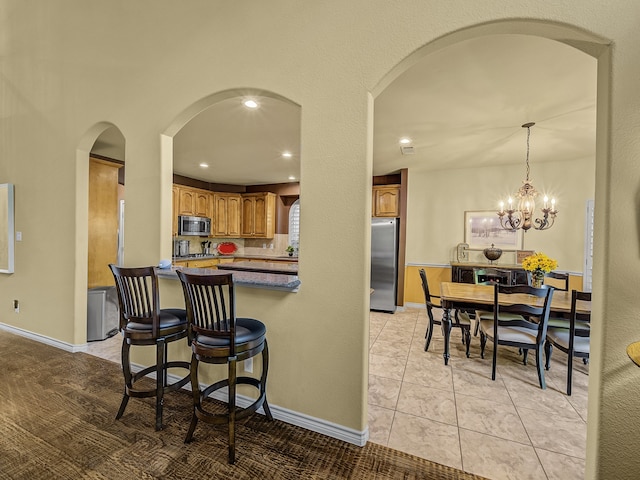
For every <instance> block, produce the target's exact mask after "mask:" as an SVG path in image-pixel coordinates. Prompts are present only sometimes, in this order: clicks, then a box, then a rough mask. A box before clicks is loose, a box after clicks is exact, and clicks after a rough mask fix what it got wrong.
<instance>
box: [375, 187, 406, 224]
mask: <svg viewBox="0 0 640 480" xmlns="http://www.w3.org/2000/svg"><path fill="white" fill-rule="evenodd" d="M371 210H372V211H371V216H373V217H399V216H400V185H375V186H374V187H373V193H372V197H371Z"/></svg>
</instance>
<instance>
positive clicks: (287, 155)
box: [282, 152, 293, 158]
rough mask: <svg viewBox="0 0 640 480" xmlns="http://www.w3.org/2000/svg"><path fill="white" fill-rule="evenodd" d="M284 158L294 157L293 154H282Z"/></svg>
mask: <svg viewBox="0 0 640 480" xmlns="http://www.w3.org/2000/svg"><path fill="white" fill-rule="evenodd" d="M282 156H283V157H284V158H291V157H292V156H293V155H292V154H291V152H282Z"/></svg>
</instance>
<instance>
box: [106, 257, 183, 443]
mask: <svg viewBox="0 0 640 480" xmlns="http://www.w3.org/2000/svg"><path fill="white" fill-rule="evenodd" d="M109 268H110V269H111V272H112V273H113V277H114V279H115V282H116V291H117V292H118V304H119V309H120V325H119V329H120V333H121V334H122V373H123V374H124V395H123V397H122V402H121V404H120V408H119V409H118V413H117V414H116V420H117V419H119V418H120V417H122V415H123V414H124V411H125V408H126V407H127V403H128V402H129V398H130V397H134V398H148V397H156V430H161V429H162V426H163V425H162V409H163V404H164V396H165V394H166V393H168V392H171V391H174V390H178V389H179V388H182V387H183V386H184V385H186V384H187V383H188V382H189V374H188V373H187V375H185V376H184V377H183V378H181V379H179V380H177V381H175V382H174V383H172V384H170V383H169V377H168V371H169V369H172V368H185V369H187V370H189V369H190V364H189V362H184V361H169V360H168V356H167V347H168V344H169V343H171V342H175V341H177V340H180V339H182V338H185V337H186V336H187V313H186V310H185V309H183V308H168V309H161V308H160V294H159V289H158V277H157V275H156V270H155V268H154V267H133V268H127V267H118V266H116V265H113V264H110V265H109ZM132 345H136V346H139V345H153V346H155V347H156V363H155V365H152V366H150V367H146V368H143V369H142V370H140V371H138V372H136V373H133V372H132V370H131V358H130V349H131V346H132ZM153 374H155V388H153V389H148V388H141V387H140V384H139V383H138V381H139V380H142V379H143V378H145V377H147V376H149V375H153Z"/></svg>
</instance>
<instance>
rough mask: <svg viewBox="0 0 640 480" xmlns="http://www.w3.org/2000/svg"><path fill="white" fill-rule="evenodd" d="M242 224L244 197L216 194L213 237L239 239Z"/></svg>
mask: <svg viewBox="0 0 640 480" xmlns="http://www.w3.org/2000/svg"><path fill="white" fill-rule="evenodd" d="M241 223H242V196H241V195H240V194H239V193H217V192H216V193H214V194H213V222H212V225H211V230H212V235H213V236H214V237H235V238H239V237H240V236H241V235H240V230H241Z"/></svg>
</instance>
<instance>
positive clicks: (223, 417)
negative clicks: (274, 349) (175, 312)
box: [177, 270, 273, 464]
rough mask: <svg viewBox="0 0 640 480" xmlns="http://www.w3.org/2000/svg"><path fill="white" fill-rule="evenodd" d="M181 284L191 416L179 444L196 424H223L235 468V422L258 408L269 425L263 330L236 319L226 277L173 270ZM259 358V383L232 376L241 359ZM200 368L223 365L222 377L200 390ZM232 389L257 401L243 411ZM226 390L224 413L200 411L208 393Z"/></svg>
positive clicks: (230, 282)
mask: <svg viewBox="0 0 640 480" xmlns="http://www.w3.org/2000/svg"><path fill="white" fill-rule="evenodd" d="M177 273H178V277H179V278H180V281H181V283H182V288H183V292H184V298H185V304H186V306H187V320H188V322H189V338H190V340H191V349H192V355H191V390H192V392H193V413H192V417H191V425H190V426H189V430H188V432H187V436H186V438H185V443H189V442H190V441H191V440H192V439H193V433H194V431H195V429H196V425H197V424H198V420H202V421H203V422H205V423H208V424H218V425H220V424H226V425H227V428H228V438H229V440H228V446H229V463H230V464H233V463H235V451H236V450H235V449H236V445H235V429H236V422H237V421H239V420H241V419H243V418H246V417H248V416H249V415H251V414H253V413H255V412H256V411H257V410H258V409H259V408H260V407H262V408H263V410H264V413H265V416H266V417H267V419H268V420H273V416H272V415H271V410H270V409H269V404H268V403H267V393H266V386H267V372H268V370H269V348H268V346H267V338H266V334H267V329H266V327H265V325H264V324H263V323H262V322H260V321H259V320H255V319H253V318H236V300H235V291H234V285H233V274H232V273H215V274H208V275H191V274H188V273H185V272H184V271H180V270H178V272H177ZM259 353H261V354H262V373H261V376H260V378H259V379H257V378H253V377H248V376H237V373H236V368H237V365H239V364H240V365H241V364H242V363H241V362H243V361H244V360H247V359H249V358H253V357H254V356H256V355H258V354H259ZM200 362H202V363H209V364H226V365H227V367H228V374H227V378H225V379H223V380H220V381H217V382H214V383H213V384H211V385H209V386H207V387H205V388H204V389H202V388H201V387H200V383H199V380H198V365H199V364H200ZM238 384H243V385H251V386H253V387H255V388H256V389H257V390H258V397H257V398H256V399H255V400H254V401H253V403H251V405H249V406H247V407H245V408H239V407H237V405H236V387H237V385H238ZM225 387H226V388H227V409H226V412H225V413H214V412H212V411H211V409H209V410H207V408H206V407H205V405H206V404H205V399H206V398H207V397H208V396H209V395H211V394H212V393H214V392H216V391H218V390H220V389H221V388H225Z"/></svg>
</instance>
